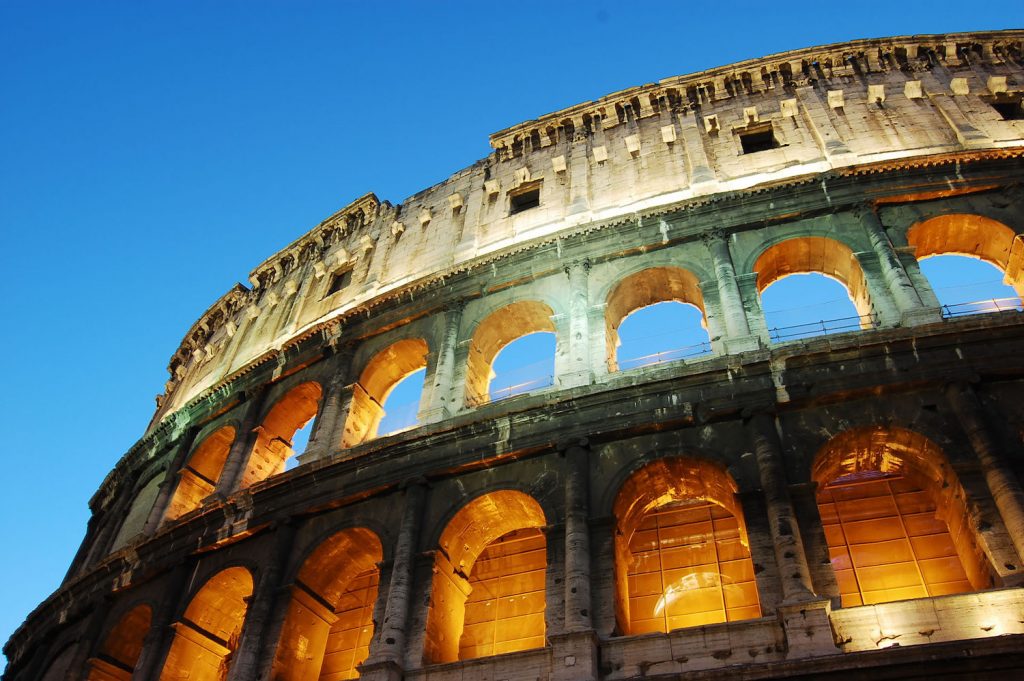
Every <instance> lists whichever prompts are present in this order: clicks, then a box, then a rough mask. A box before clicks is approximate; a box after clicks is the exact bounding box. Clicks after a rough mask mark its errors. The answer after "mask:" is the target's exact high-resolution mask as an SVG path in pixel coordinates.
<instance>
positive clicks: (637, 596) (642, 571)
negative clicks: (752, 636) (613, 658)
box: [614, 458, 761, 635]
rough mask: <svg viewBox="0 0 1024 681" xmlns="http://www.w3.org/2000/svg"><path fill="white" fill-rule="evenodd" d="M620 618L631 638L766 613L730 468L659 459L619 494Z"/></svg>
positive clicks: (617, 569)
mask: <svg viewBox="0 0 1024 681" xmlns="http://www.w3.org/2000/svg"><path fill="white" fill-rule="evenodd" d="M614 513H615V521H616V532H615V577H616V584H617V597H616V599H615V605H616V616H617V618H618V622H619V628H620V629H621V630H622V632H623V633H625V634H627V635H633V634H645V633H650V632H668V631H672V630H673V629H680V628H682V627H692V626H698V625H703V624H714V623H717V622H732V621H736V620H743V619H751V618H757V617H760V616H761V606H760V601H759V599H758V594H757V583H756V582H755V580H754V565H753V562H752V561H751V559H750V549H749V544H748V542H747V531H746V526H745V524H744V522H743V511H742V509H741V508H740V505H739V502H738V501H737V499H736V484H735V483H734V482H733V480H732V478H731V477H730V476H729V474H728V473H726V472H725V470H724V469H722V468H720V467H719V466H717V465H715V464H712V463H709V462H706V461H698V460H695V459H688V458H668V459H659V460H657V461H653V462H651V463H649V464H647V465H646V466H644V467H643V468H641V469H640V470H638V471H636V472H635V473H633V475H631V476H630V477H629V478H628V479H627V480H626V482H625V483H623V485H622V488H621V489H620V490H619V493H618V495H617V496H616V499H615V507H614Z"/></svg>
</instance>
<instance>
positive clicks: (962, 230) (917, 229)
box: [907, 213, 1024, 297]
mask: <svg viewBox="0 0 1024 681" xmlns="http://www.w3.org/2000/svg"><path fill="white" fill-rule="evenodd" d="M907 243H908V244H910V246H911V247H913V249H914V257H916V258H917V259H918V260H923V259H925V258H928V257H931V256H933V255H963V256H967V257H970V258H978V259H979V260H984V261H985V262H987V263H990V264H992V265H995V266H996V267H998V268H999V269H1000V271H1002V272H1003V275H1004V276H1003V283H1005V284H1006V285H1008V286H1012V287H1013V288H1014V290H1015V291H1017V295H1018V296H1022V297H1024V269H1022V266H1024V241H1022V240H1021V239H1019V238H1017V234H1016V233H1015V232H1014V231H1013V230H1012V229H1010V228H1009V227H1007V226H1006V225H1004V224H1003V223H1001V222H999V221H997V220H993V219H991V218H986V217H982V216H981V215H971V214H964V213H958V214H953V215H940V216H938V217H934V218H929V219H927V220H924V221H922V222H919V223H917V224H915V225H914V226H912V227H911V228H910V229H909V230H908V231H907Z"/></svg>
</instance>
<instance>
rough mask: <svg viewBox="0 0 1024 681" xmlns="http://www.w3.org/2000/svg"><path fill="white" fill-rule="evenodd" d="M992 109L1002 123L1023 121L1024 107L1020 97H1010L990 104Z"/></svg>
mask: <svg viewBox="0 0 1024 681" xmlns="http://www.w3.org/2000/svg"><path fill="white" fill-rule="evenodd" d="M992 108H993V109H995V110H996V111H997V112H999V116H1000V117H1001V118H1002V119H1003V120H1004V121H1021V120H1024V106H1021V98H1020V97H1011V98H1006V99H1001V100H996V101H994V102H992Z"/></svg>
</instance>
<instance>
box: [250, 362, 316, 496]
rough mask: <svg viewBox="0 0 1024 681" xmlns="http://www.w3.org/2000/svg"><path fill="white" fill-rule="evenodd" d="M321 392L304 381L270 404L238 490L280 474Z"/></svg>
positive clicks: (311, 417) (314, 408)
mask: <svg viewBox="0 0 1024 681" xmlns="http://www.w3.org/2000/svg"><path fill="white" fill-rule="evenodd" d="M321 393H322V390H321V388H320V384H319V383H316V382H314V381H308V382H306V383H302V384H300V385H297V386H295V387H294V388H292V389H291V390H289V391H288V392H287V393H285V394H284V396H283V397H281V399H279V400H278V401H277V402H275V403H274V406H273V407H272V408H271V409H270V411H269V412H267V415H266V416H265V417H264V418H263V423H261V424H260V427H259V431H258V433H257V436H256V444H255V445H254V446H253V449H252V454H250V455H249V463H248V464H247V465H246V467H245V474H244V475H243V476H242V483H241V487H242V489H245V488H246V487H249V486H250V485H252V484H254V483H257V482H259V481H260V480H266V479H267V478H269V477H270V476H272V475H277V474H278V473H283V472H284V467H285V462H286V461H287V460H288V458H289V457H290V456H292V455H294V454H297V453H298V452H295V451H293V450H292V438H294V437H295V433H296V432H298V430H299V429H300V428H302V427H303V426H305V425H306V424H307V423H309V421H310V420H311V419H313V418H314V417H315V416H316V412H317V409H318V408H319V406H320V395H321Z"/></svg>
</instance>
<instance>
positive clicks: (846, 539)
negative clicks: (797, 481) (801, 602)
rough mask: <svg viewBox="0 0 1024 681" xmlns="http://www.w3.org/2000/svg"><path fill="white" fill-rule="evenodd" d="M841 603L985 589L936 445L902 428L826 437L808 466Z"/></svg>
mask: <svg viewBox="0 0 1024 681" xmlns="http://www.w3.org/2000/svg"><path fill="white" fill-rule="evenodd" d="M812 478H813V480H814V481H815V482H816V483H818V495H817V500H818V510H819V512H820V513H821V521H822V525H823V528H824V531H825V538H826V540H827V541H828V547H829V555H830V558H831V561H832V569H833V571H834V572H835V575H836V581H837V582H838V585H839V591H840V595H841V597H842V605H843V606H844V607H848V606H856V605H868V604H872V603H885V602H888V601H898V600H905V599H908V598H925V597H928V596H941V595H944V594H951V593H961V592H965V591H972V590H976V589H981V588H984V587H985V586H986V585H987V584H988V583H989V581H990V577H989V570H988V563H987V561H986V559H985V556H984V554H983V553H982V551H981V549H980V548H979V546H978V542H977V540H976V538H975V536H974V534H973V533H974V530H973V529H972V527H971V522H970V520H969V518H968V515H967V507H966V503H965V494H964V490H963V488H962V487H961V485H960V483H959V481H958V480H957V479H956V476H955V475H954V473H953V472H952V470H951V469H950V466H949V464H948V462H947V461H946V457H945V456H944V454H943V453H942V450H941V449H939V447H938V445H936V444H935V443H933V442H932V441H931V440H929V439H928V438H926V437H924V436H923V435H920V434H919V433H915V432H913V431H909V430H904V429H901V428H857V429H853V430H848V431H846V432H844V433H841V434H839V435H837V436H835V437H834V438H832V439H831V440H830V441H829V442H828V443H827V444H826V445H825V446H824V447H823V448H822V450H821V451H820V452H819V453H818V455H817V458H816V459H815V463H814V468H813V470H812Z"/></svg>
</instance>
